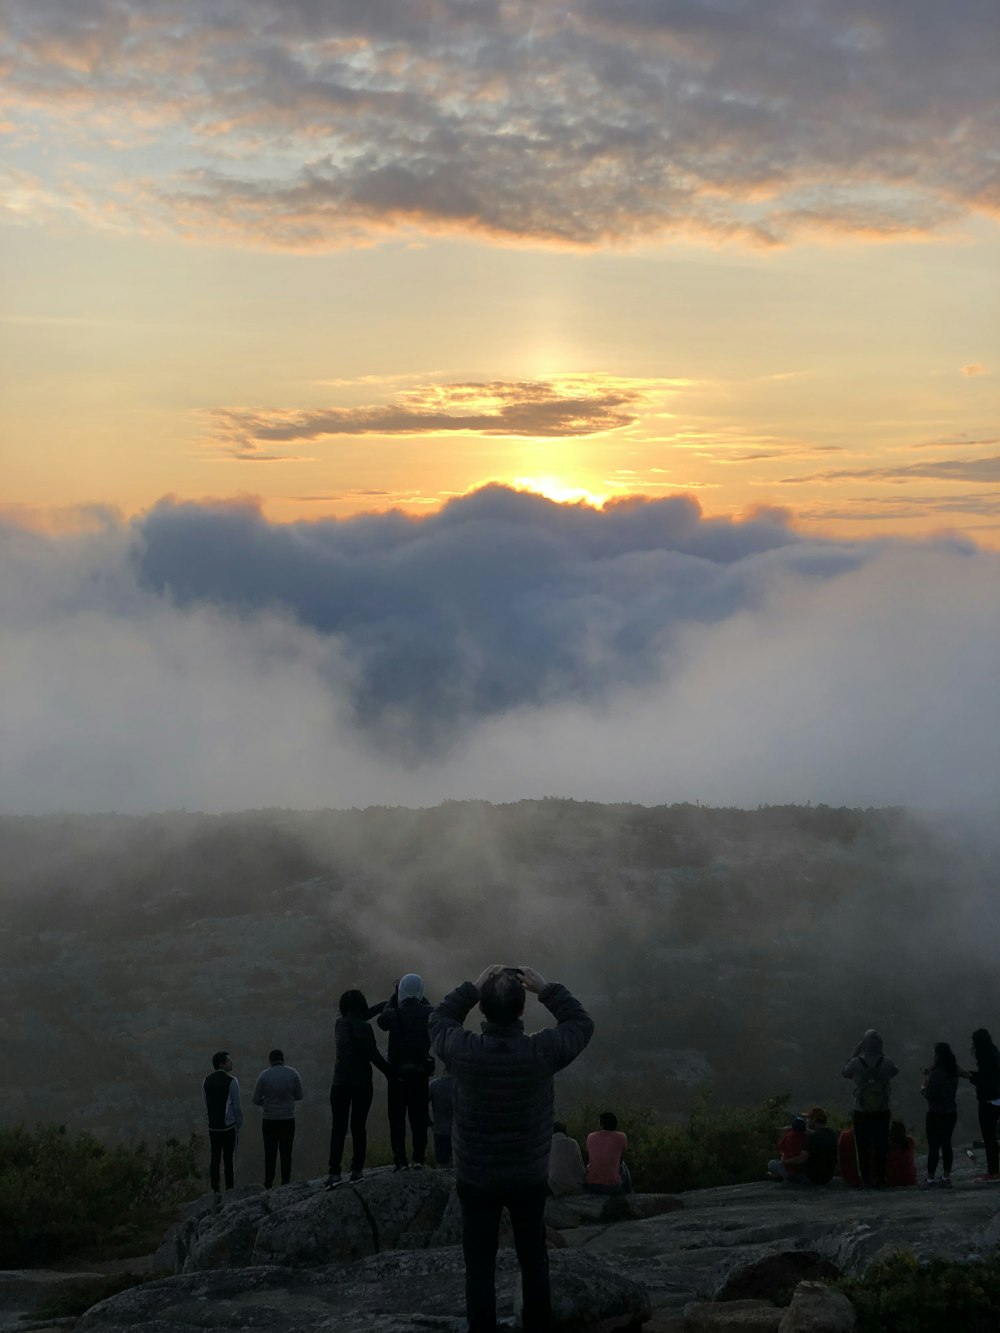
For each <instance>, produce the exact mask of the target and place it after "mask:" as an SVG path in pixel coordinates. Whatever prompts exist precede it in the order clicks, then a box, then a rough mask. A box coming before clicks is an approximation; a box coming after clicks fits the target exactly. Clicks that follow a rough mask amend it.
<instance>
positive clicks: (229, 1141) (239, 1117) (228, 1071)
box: [202, 1051, 243, 1197]
mask: <svg viewBox="0 0 1000 1333" xmlns="http://www.w3.org/2000/svg"><path fill="white" fill-rule="evenodd" d="M202 1088H203V1090H204V1093H205V1110H206V1112H207V1114H208V1138H209V1143H210V1144H211V1149H212V1154H211V1158H210V1159H209V1167H208V1178H209V1182H210V1183H211V1186H212V1192H213V1193H214V1194H215V1195H216V1197H221V1192H220V1189H219V1164H220V1162H221V1164H222V1168H223V1171H224V1173H225V1181H226V1189H227V1190H231V1189H232V1188H233V1164H234V1161H235V1158H236V1146H237V1143H238V1142H239V1137H240V1127H241V1126H242V1124H243V1107H242V1106H241V1104H240V1085H239V1080H238V1079H237V1078H236V1076H235V1075H234V1074H233V1062H232V1060H231V1059H230V1056H229V1052H228V1051H216V1053H215V1054H214V1055H213V1056H212V1073H211V1074H209V1075H208V1077H207V1078H206V1079H205V1082H204V1083H203V1085H202Z"/></svg>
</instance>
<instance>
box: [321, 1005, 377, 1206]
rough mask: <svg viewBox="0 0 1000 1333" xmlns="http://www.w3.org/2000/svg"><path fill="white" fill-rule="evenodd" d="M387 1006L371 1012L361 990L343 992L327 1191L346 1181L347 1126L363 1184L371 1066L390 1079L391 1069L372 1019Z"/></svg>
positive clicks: (354, 1169) (356, 1176) (354, 1171)
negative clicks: (343, 1161) (376, 1039)
mask: <svg viewBox="0 0 1000 1333" xmlns="http://www.w3.org/2000/svg"><path fill="white" fill-rule="evenodd" d="M384 1005H385V1001H384V1000H383V1001H382V1003H381V1004H376V1005H374V1006H373V1007H371V1008H369V1006H368V1001H367V1000H366V999H365V997H364V996H363V995H362V993H361V991H359V990H347V991H344V993H343V995H342V996H341V997H340V1017H339V1018H338V1019H337V1026H336V1029H335V1032H334V1035H335V1039H336V1043H337V1056H336V1061H335V1063H334V1066H333V1084H332V1086H331V1088H330V1117H331V1118H330V1175H329V1178H328V1179H327V1182H326V1184H327V1188H328V1189H332V1188H333V1187H334V1186H335V1185H339V1184H340V1183H341V1181H342V1180H343V1176H342V1175H341V1173H340V1168H341V1160H342V1158H343V1155H344V1140H345V1139H346V1138H347V1125H348V1121H350V1126H351V1179H352V1180H360V1179H361V1177H362V1174H363V1173H364V1169H365V1154H366V1153H367V1151H368V1112H369V1110H370V1109H371V1104H372V1095H373V1091H372V1065H374V1066H375V1068H376V1069H380V1070H381V1071H382V1073H383V1074H385V1076H386V1077H387V1078H388V1076H389V1066H388V1064H387V1063H386V1062H385V1060H383V1058H382V1055H381V1052H380V1051H379V1049H378V1046H377V1045H376V1044H375V1033H374V1032H372V1030H371V1027H370V1025H369V1023H368V1020H369V1018H372V1017H374V1015H375V1014H378V1013H381V1012H382V1009H383V1007H384Z"/></svg>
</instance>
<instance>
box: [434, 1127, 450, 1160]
mask: <svg viewBox="0 0 1000 1333" xmlns="http://www.w3.org/2000/svg"><path fill="white" fill-rule="evenodd" d="M434 1160H435V1162H437V1164H438V1166H451V1135H450V1134H435V1135H434Z"/></svg>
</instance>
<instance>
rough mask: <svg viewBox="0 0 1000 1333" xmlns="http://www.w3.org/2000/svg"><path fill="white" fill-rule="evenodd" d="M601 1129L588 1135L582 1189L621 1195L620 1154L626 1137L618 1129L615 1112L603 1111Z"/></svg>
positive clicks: (595, 1192)
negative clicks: (585, 1172)
mask: <svg viewBox="0 0 1000 1333" xmlns="http://www.w3.org/2000/svg"><path fill="white" fill-rule="evenodd" d="M599 1124H600V1126H601V1127H600V1129H595V1130H594V1131H593V1133H591V1134H588V1135H587V1175H586V1178H585V1181H584V1189H585V1190H586V1192H587V1193H588V1194H621V1193H622V1192H623V1189H624V1184H625V1177H624V1176H623V1174H622V1171H623V1162H622V1155H623V1154H624V1152H625V1149H626V1148H627V1147H628V1138H627V1137H626V1135H625V1134H623V1133H622V1131H621V1130H620V1129H619V1128H618V1117H617V1116H616V1115H615V1113H614V1111H602V1112H601V1116H600V1120H599Z"/></svg>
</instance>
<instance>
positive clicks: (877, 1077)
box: [841, 1028, 899, 1190]
mask: <svg viewBox="0 0 1000 1333" xmlns="http://www.w3.org/2000/svg"><path fill="white" fill-rule="evenodd" d="M841 1073H842V1074H843V1076H844V1078H849V1079H853V1081H854V1133H855V1135H856V1136H857V1142H858V1165H859V1167H860V1170H861V1180H862V1184H863V1185H864V1186H865V1188H866V1189H871V1188H872V1187H873V1186H874V1187H875V1189H882V1190H884V1189H885V1187H886V1178H885V1168H886V1156H887V1154H888V1152H889V1125H890V1124H891V1122H892V1111H891V1110H890V1088H889V1085H890V1083H891V1081H892V1080H893V1079H894V1078H895V1077H896V1075H897V1074H898V1073H899V1067H898V1066H897V1065H896V1064H895V1063H894V1062H893V1061H892V1060H890V1059H889V1057H888V1056H887V1055H885V1054H884V1053H883V1051H882V1038H881V1036H880V1035H879V1033H878V1032H876V1031H875V1029H874V1028H869V1029H868V1031H867V1032H866V1033H865V1035H864V1036H863V1037H862V1038H861V1040H860V1041H859V1042H858V1044H857V1046H855V1048H854V1054H853V1055H852V1056H851V1058H850V1060H848V1062H847V1064H846V1065H844V1068H843V1069H842V1070H841ZM870 1162H873V1163H874V1175H873V1174H872V1168H871V1167H870V1166H869V1163H870Z"/></svg>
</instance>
